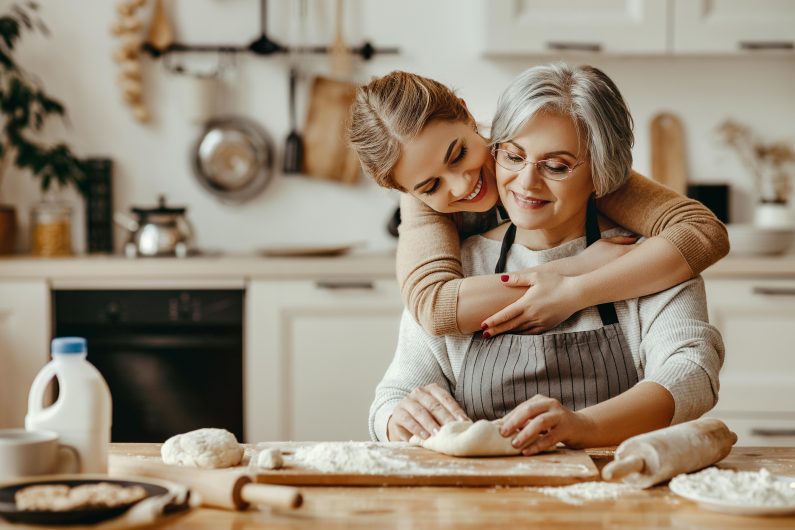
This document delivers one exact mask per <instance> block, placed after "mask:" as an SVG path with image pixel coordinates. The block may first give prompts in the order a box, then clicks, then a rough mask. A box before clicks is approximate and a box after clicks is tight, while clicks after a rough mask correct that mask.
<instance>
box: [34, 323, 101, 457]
mask: <svg viewBox="0 0 795 530" xmlns="http://www.w3.org/2000/svg"><path fill="white" fill-rule="evenodd" d="M86 354H87V351H86V340H85V339H83V338H79V337H60V338H56V339H53V341H52V361H50V362H49V363H48V364H47V365H45V366H44V368H42V369H41V371H40V372H39V373H38V375H37V376H36V378H35V379H34V380H33V385H32V386H31V387H30V394H29V395H28V414H27V416H25V428H26V429H27V430H29V431H34V430H36V431H37V430H49V431H55V432H57V433H58V434H59V435H60V437H61V439H60V443H62V444H66V445H70V446H72V447H73V448H74V449H75V450H76V451H77V454H78V455H79V460H80V462H79V465H78V468H79V470H80V472H82V473H107V470H108V444H109V443H110V426H111V399H110V390H108V385H107V383H106V382H105V379H104V378H103V377H102V375H101V374H100V373H99V370H97V369H96V368H95V367H94V365H92V364H91V363H89V362H88V361H87V360H86ZM53 378H56V379H57V380H58V388H59V392H58V399H57V400H56V401H55V403H53V404H52V405H50V406H49V407H47V408H44V406H43V400H44V397H45V392H46V390H47V386H48V385H49V383H50V381H51V380H52V379H53Z"/></svg>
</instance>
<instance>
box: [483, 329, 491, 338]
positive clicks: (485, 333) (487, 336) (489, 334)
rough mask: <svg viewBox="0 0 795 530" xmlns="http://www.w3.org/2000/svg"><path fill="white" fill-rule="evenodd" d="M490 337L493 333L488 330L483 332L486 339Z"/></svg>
mask: <svg viewBox="0 0 795 530" xmlns="http://www.w3.org/2000/svg"><path fill="white" fill-rule="evenodd" d="M489 337H491V333H489V332H488V331H484V332H483V338H484V339H488V338H489Z"/></svg>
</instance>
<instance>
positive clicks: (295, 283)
mask: <svg viewBox="0 0 795 530" xmlns="http://www.w3.org/2000/svg"><path fill="white" fill-rule="evenodd" d="M246 304H247V305H246V314H247V316H246V326H245V329H246V347H245V349H246V357H245V360H244V365H245V378H246V379H245V381H244V392H245V400H244V401H245V403H246V404H247V408H246V410H245V412H244V414H245V422H246V429H247V431H246V432H247V434H246V436H247V438H248V439H249V440H257V441H261V440H367V439H368V431H367V417H368V411H369V408H370V403H371V402H372V400H373V396H374V393H375V387H376V385H377V384H378V382H379V381H380V380H381V377H382V376H383V374H384V372H385V371H386V368H387V366H388V365H389V363H390V361H391V360H392V357H393V356H394V353H395V346H396V345H397V335H398V327H399V323H400V315H401V312H402V310H403V304H402V302H401V299H400V294H399V291H398V285H397V282H396V281H395V280H393V279H370V278H367V277H364V278H362V279H335V280H330V281H321V280H287V281H275V280H255V281H251V282H250V284H249V286H248V289H247V291H246Z"/></svg>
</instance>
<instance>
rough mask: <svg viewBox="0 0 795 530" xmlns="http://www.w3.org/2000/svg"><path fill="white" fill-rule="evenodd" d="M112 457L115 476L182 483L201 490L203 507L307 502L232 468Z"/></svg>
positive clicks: (292, 505)
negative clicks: (172, 464) (258, 482)
mask: <svg viewBox="0 0 795 530" xmlns="http://www.w3.org/2000/svg"><path fill="white" fill-rule="evenodd" d="M109 460H110V461H109V465H108V469H109V471H108V472H109V473H110V474H112V475H138V476H143V477H152V478H162V479H166V480H171V481H173V482H178V483H180V484H182V485H184V486H187V487H189V488H190V489H192V490H193V491H195V492H196V493H198V494H199V495H200V496H201V501H202V505H203V506H209V507H212V508H223V509H226V510H245V509H247V508H248V507H249V506H250V505H251V504H263V505H267V506H271V507H274V508H287V509H293V508H298V507H299V506H301V504H303V502H304V498H303V496H302V495H301V492H300V491H299V490H298V489H297V488H293V487H290V486H276V485H271V484H256V483H254V479H253V478H252V477H250V476H249V475H246V474H245V473H239V472H235V471H232V470H228V469H226V470H225V469H198V468H193V467H181V466H171V465H168V464H163V463H161V462H152V461H148V462H147V461H146V460H132V459H130V458H129V457H123V456H118V455H111V456H110V459H109Z"/></svg>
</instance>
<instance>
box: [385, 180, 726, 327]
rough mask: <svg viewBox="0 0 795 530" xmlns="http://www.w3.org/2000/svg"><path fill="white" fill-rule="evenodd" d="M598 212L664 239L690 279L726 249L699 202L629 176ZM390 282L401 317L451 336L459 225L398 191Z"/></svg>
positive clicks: (721, 232) (722, 234) (722, 233)
mask: <svg viewBox="0 0 795 530" xmlns="http://www.w3.org/2000/svg"><path fill="white" fill-rule="evenodd" d="M596 204H597V207H598V208H599V211H600V212H601V213H603V214H604V215H605V216H606V217H609V218H610V219H611V220H613V221H614V222H615V223H616V224H618V225H621V226H623V227H625V228H627V229H629V230H631V231H632V232H635V233H636V234H639V235H642V236H646V237H653V236H660V237H663V238H665V239H667V240H668V241H670V242H671V243H672V244H673V245H674V246H675V247H676V248H677V249H679V252H681V253H682V256H683V257H684V259H685V260H686V261H687V263H688V264H689V265H690V269H691V270H692V273H693V277H695V276H697V275H698V274H700V273H701V272H702V271H703V270H704V269H706V268H707V267H709V266H710V265H712V264H713V263H715V262H716V261H718V260H719V259H721V258H722V257H724V256H725V255H726V254H727V253H728V252H729V236H728V233H727V232H726V227H725V226H723V223H721V222H720V221H719V220H718V219H717V218H716V217H715V215H714V214H713V213H712V212H711V211H710V210H709V209H707V208H706V207H705V206H704V205H702V204H701V203H700V202H698V201H695V200H692V199H688V198H686V197H683V196H682V195H680V194H678V193H676V192H675V191H673V190H671V189H669V188H667V187H665V186H663V185H662V184H659V183H656V182H654V181H652V180H650V179H647V178H645V177H644V176H642V175H640V174H639V173H636V172H634V171H633V172H632V173H631V174H630V176H629V179H628V180H627V183H626V184H624V185H623V186H622V187H621V188H620V189H618V190H616V191H614V192H613V193H611V194H609V195H606V196H604V197H602V198H600V199H597V200H596ZM400 209H401V224H400V228H399V231H400V239H399V241H398V248H397V278H398V281H399V282H400V286H401V295H402V297H403V302H404V303H405V304H406V307H407V308H408V310H409V312H411V314H412V315H413V316H414V318H416V319H417V321H418V322H419V323H420V325H422V327H423V328H425V329H426V330H427V331H428V332H429V333H431V334H433V335H449V334H458V333H461V331H460V330H459V329H458V321H457V318H456V308H457V306H458V290H459V287H460V286H461V281H462V279H463V277H464V273H463V269H462V266H461V236H460V234H459V229H460V228H461V226H460V222H458V220H457V219H454V216H451V215H448V214H441V213H439V212H436V211H435V210H432V209H431V208H430V207H428V206H426V205H425V204H424V203H422V202H421V201H420V200H419V199H417V198H415V197H413V196H411V195H409V194H407V193H404V194H403V195H402V197H401V200H400Z"/></svg>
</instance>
